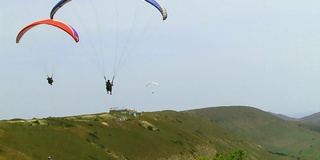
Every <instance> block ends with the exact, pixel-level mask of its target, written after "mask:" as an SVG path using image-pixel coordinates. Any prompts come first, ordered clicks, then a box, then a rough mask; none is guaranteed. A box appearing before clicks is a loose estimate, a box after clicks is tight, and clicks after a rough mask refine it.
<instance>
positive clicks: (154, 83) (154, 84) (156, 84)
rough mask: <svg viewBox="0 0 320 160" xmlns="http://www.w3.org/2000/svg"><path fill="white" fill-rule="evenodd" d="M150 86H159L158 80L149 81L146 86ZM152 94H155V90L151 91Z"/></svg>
mask: <svg viewBox="0 0 320 160" xmlns="http://www.w3.org/2000/svg"><path fill="white" fill-rule="evenodd" d="M148 86H159V84H158V83H157V82H149V83H148V84H147V85H146V87H148ZM151 93H152V94H154V91H152V92H151Z"/></svg>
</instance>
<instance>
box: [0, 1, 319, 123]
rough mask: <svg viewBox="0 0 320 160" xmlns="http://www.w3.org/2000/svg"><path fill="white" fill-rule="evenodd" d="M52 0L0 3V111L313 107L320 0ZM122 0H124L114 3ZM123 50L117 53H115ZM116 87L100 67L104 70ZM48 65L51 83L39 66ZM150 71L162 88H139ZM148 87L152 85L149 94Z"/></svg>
mask: <svg viewBox="0 0 320 160" xmlns="http://www.w3.org/2000/svg"><path fill="white" fill-rule="evenodd" d="M57 2H58V1H57V0H50V1H39V0H24V1H23V2H22V1H21V0H11V1H3V2H2V3H1V5H0V20H1V25H0V32H1V33H0V34H1V36H0V44H1V48H0V72H1V78H0V119H11V118H33V117H48V116H69V115H79V114H89V113H99V112H106V111H108V110H109V108H110V107H119V108H122V107H123V108H131V109H136V110H138V111H160V110H168V109H170V110H176V111H181V110H189V109H196V108H204V107H212V106H220V105H224V106H227V105H249V106H253V107H257V108H259V109H262V110H264V111H271V112H274V113H281V114H285V115H288V116H296V117H300V116H304V115H308V114H310V113H314V112H319V111H320V98H319V96H320V10H319V6H320V1H318V0H308V1H302V0H261V1H257V0H237V1H231V0H224V1H217V0H203V1H198V0H187V1H186V0H183V1H182V0H161V1H160V0H159V2H160V3H161V4H162V5H163V6H164V7H166V9H167V12H168V19H167V20H165V21H162V17H161V15H160V13H159V12H158V11H157V10H156V9H155V8H153V6H151V5H150V4H147V3H146V2H144V1H143V0H141V1H136V0H131V1H130V3H129V1H125V0H121V1H117V2H118V4H116V3H115V2H116V1H115V0H73V1H71V2H70V3H68V4H66V5H65V6H63V7H62V8H61V9H60V10H59V11H58V12H57V13H56V15H55V18H56V19H58V20H61V21H64V22H66V23H68V24H70V25H71V26H73V27H74V28H75V29H76V30H77V31H78V34H79V36H80V41H79V43H75V42H74V41H73V39H72V38H71V37H70V36H69V35H67V34H66V33H65V32H63V31H61V30H59V29H57V28H55V27H52V26H47V25H42V26H37V27H34V28H33V29H31V30H30V31H29V32H27V33H26V34H25V35H24V36H23V37H22V39H21V41H20V43H19V44H16V43H15V38H16V35H17V34H18V32H19V31H20V30H21V29H22V28H23V27H24V26H26V25H27V24H30V23H31V22H34V21H37V20H40V19H46V18H49V13H50V11H51V9H52V7H53V6H54V5H55V4H56V3H57ZM123 3H124V4H123ZM122 53H124V54H123V56H122V58H123V59H121V58H120V57H121V55H122ZM115 60H116V61H120V62H121V63H120V67H119V69H118V70H116V73H117V74H116V78H115V82H114V83H115V86H114V88H113V90H114V91H113V95H112V96H110V95H107V94H106V91H105V84H104V79H103V76H104V75H106V76H107V77H108V78H111V77H112V75H113V71H114V67H115V66H116V64H118V63H115ZM47 74H49V75H50V74H54V80H55V83H54V85H53V86H50V85H48V84H47V81H46V75H47ZM151 81H155V82H158V83H159V86H150V87H146V84H147V83H148V82H151ZM152 92H154V94H152Z"/></svg>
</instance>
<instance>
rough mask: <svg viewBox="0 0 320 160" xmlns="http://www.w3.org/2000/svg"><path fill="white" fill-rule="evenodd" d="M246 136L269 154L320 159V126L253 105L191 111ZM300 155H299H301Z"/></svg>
mask: <svg viewBox="0 0 320 160" xmlns="http://www.w3.org/2000/svg"><path fill="white" fill-rule="evenodd" d="M189 112H192V113H193V114H195V115H197V116H201V117H206V118H208V119H209V120H211V121H213V122H215V123H218V124H219V125H220V126H222V127H223V128H225V129H227V130H229V131H232V132H233V133H236V134H237V135H239V136H243V137H247V138H248V139H250V140H251V141H254V142H256V143H258V144H259V145H261V146H262V147H263V148H265V149H266V150H268V151H269V152H270V153H273V154H277V155H281V156H283V157H292V158H297V159H300V158H301V159H310V160H313V159H319V158H320V153H319V152H318V151H319V149H320V132H319V131H320V125H314V124H309V123H303V122H295V121H285V120H283V119H280V118H278V117H276V116H273V115H271V114H268V113H267V112H264V111H261V110H259V109H255V108H251V107H243V106H238V107H215V108H205V109H198V110H193V111H189ZM298 157H299V158H298Z"/></svg>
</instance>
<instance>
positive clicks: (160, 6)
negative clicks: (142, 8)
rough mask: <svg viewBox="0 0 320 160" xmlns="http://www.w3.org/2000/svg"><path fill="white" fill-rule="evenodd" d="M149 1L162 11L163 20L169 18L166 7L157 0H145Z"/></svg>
mask: <svg viewBox="0 0 320 160" xmlns="http://www.w3.org/2000/svg"><path fill="white" fill-rule="evenodd" d="M145 1H147V2H148V3H150V4H151V5H153V6H154V7H156V8H157V9H158V10H159V11H160V13H161V14H162V18H163V20H166V19H167V11H166V9H165V8H164V7H162V5H160V4H159V3H158V2H157V1H156V0H145Z"/></svg>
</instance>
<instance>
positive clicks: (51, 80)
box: [47, 75, 54, 85]
mask: <svg viewBox="0 0 320 160" xmlns="http://www.w3.org/2000/svg"><path fill="white" fill-rule="evenodd" d="M47 81H48V84H50V85H52V84H53V82H54V81H53V75H52V76H51V77H50V76H48V75H47Z"/></svg>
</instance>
